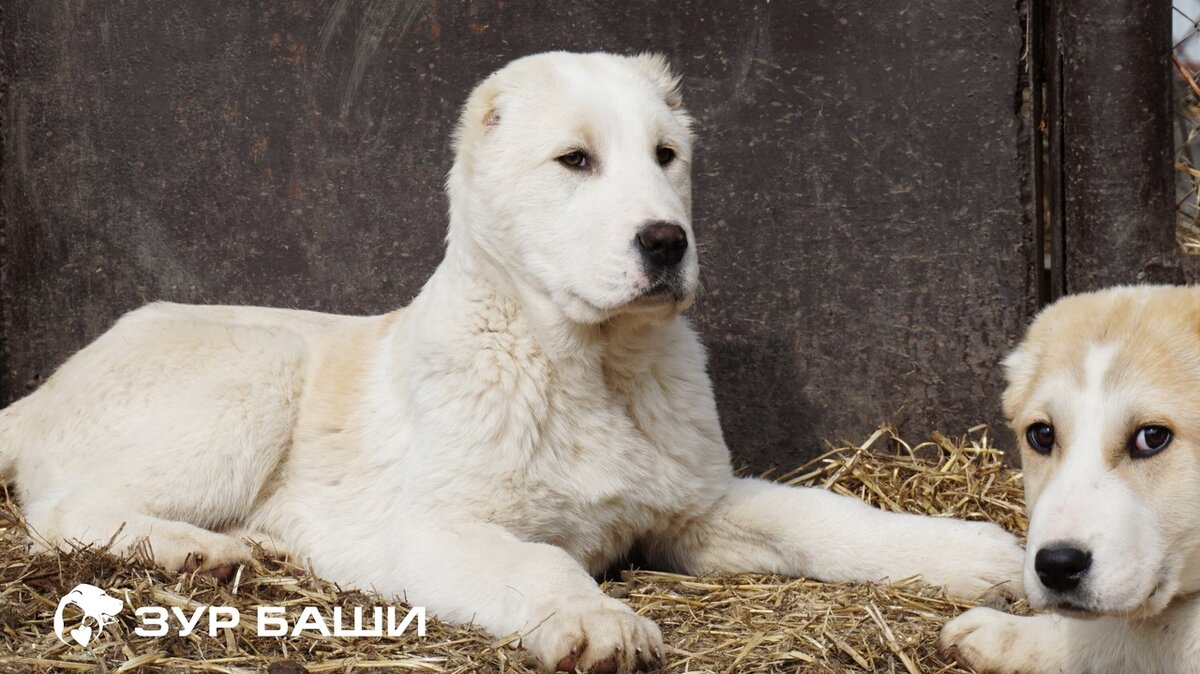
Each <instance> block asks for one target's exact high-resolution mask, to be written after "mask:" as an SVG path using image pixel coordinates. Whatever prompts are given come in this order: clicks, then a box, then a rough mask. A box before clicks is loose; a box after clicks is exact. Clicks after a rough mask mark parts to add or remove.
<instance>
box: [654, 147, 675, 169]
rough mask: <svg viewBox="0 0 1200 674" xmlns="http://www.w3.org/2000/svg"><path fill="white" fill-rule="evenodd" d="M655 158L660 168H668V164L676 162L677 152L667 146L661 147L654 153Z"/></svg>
mask: <svg viewBox="0 0 1200 674" xmlns="http://www.w3.org/2000/svg"><path fill="white" fill-rule="evenodd" d="M654 157H655V159H657V160H658V165H659V166H666V165H667V164H670V163H671V162H673V161H675V150H672V149H671V148H669V147H667V146H666V145H660V146H659V148H658V149H657V150H655V151H654Z"/></svg>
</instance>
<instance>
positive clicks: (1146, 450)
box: [1129, 426, 1171, 459]
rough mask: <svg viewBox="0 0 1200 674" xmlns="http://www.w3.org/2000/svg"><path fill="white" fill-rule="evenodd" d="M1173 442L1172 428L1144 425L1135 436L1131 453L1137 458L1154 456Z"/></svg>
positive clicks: (1131, 444)
mask: <svg viewBox="0 0 1200 674" xmlns="http://www.w3.org/2000/svg"><path fill="white" fill-rule="evenodd" d="M1169 444H1171V429H1169V428H1166V427H1164V426H1142V427H1141V428H1139V429H1138V432H1137V433H1135V434H1134V436H1133V442H1132V443H1130V446H1129V455H1130V456H1132V457H1133V458H1135V459H1144V458H1146V457H1148V456H1154V455H1155V454H1158V453H1159V452H1161V451H1162V450H1164V449H1166V448H1167V445H1169Z"/></svg>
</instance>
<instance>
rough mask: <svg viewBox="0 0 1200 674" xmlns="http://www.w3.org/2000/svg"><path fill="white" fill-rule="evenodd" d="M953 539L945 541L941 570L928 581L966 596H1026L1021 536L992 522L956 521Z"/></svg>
mask: <svg viewBox="0 0 1200 674" xmlns="http://www.w3.org/2000/svg"><path fill="white" fill-rule="evenodd" d="M954 524H955V529H956V530H955V531H954V532H953V533H954V536H953V537H952V538H948V539H947V540H946V541H945V542H944V544H943V550H942V552H940V553H938V554H939V555H940V556H941V562H942V563H941V564H940V566H941V572H940V573H938V574H936V575H932V576H930V575H927V576H926V577H925V580H926V581H927V582H929V583H931V584H934V585H941V586H943V587H945V588H946V592H948V593H949V594H951V595H953V596H955V597H962V598H965V599H981V598H989V597H1001V598H1006V599H1016V598H1020V597H1023V596H1025V589H1024V584H1023V582H1022V565H1023V564H1024V561H1025V550H1024V549H1022V548H1021V544H1020V543H1019V542H1018V541H1017V537H1016V536H1013V535H1012V534H1010V533H1008V532H1007V531H1005V530H1004V529H1002V528H1000V527H999V526H997V525H995V524H992V523H991V522H962V521H955V522H954Z"/></svg>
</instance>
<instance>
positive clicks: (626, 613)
mask: <svg viewBox="0 0 1200 674" xmlns="http://www.w3.org/2000/svg"><path fill="white" fill-rule="evenodd" d="M677 84H678V82H677V79H676V78H675V77H674V76H673V75H672V74H671V72H670V71H669V69H668V68H667V65H666V63H665V62H664V61H663V59H662V58H660V57H658V56H639V57H632V58H627V57H621V56H613V55H606V54H583V55H580V54H567V53H550V54H542V55H537V56H531V57H528V58H523V59H520V60H518V61H516V62H514V63H512V64H510V65H509V66H507V67H505V68H504V69H502V70H500V71H499V72H497V73H495V74H493V75H492V76H491V77H489V78H488V79H487V80H486V81H484V82H483V83H482V84H481V85H479V86H478V87H477V88H476V89H475V91H474V92H473V93H472V94H471V96H470V98H469V100H468V101H467V104H466V107H465V109H464V111H463V115H462V120H461V123H460V125H459V127H458V132H457V135H456V138H455V146H456V152H457V155H456V158H455V162H454V167H453V169H452V170H451V172H450V175H449V179H448V187H447V189H448V192H449V197H450V232H449V237H448V240H447V249H446V256H445V259H444V260H443V261H442V263H441V265H440V266H439V267H438V269H437V271H436V272H435V273H434V275H433V277H432V278H431V279H430V280H429V282H428V283H427V284H426V285H425V287H424V289H423V290H422V292H421V293H420V295H419V296H418V297H417V298H416V299H415V300H414V301H413V303H412V304H411V305H410V306H408V307H407V308H405V309H401V310H398V311H395V312H392V313H390V314H386V315H383V316H374V317H348V316H333V315H324V314H317V313H309V312H304V311H290V310H280V309H266V308H250V307H200V306H180V305H171V304H152V305H149V306H147V307H144V308H142V309H139V310H137V311H134V312H132V313H130V314H128V315H127V316H125V317H123V318H122V319H121V320H120V321H119V322H118V323H117V324H116V326H114V327H113V328H112V329H111V330H109V331H108V332H107V333H106V334H104V335H103V336H101V337H100V338H99V339H98V340H96V341H95V342H94V343H93V344H91V345H90V346H88V347H87V348H85V349H83V350H82V351H80V352H79V353H78V354H76V355H75V356H74V357H72V358H71V359H70V360H69V361H68V362H67V363H66V365H64V366H63V367H62V368H61V369H60V370H59V371H58V372H57V373H55V375H54V376H53V378H52V379H51V380H50V381H48V382H47V383H46V384H45V385H43V386H42V388H41V389H39V390H38V391H36V392H35V393H33V394H32V395H30V396H29V397H28V398H26V399H24V400H22V401H20V402H17V403H16V404H14V405H13V406H12V407H10V408H9V409H8V410H6V411H5V412H4V415H3V418H2V420H0V465H2V466H3V468H4V470H3V471H0V472H5V473H10V474H11V473H13V472H14V471H13V469H14V468H15V475H16V480H17V482H16V484H17V486H18V494H19V497H20V499H21V501H22V502H23V503H24V508H25V513H26V516H27V519H28V521H29V524H30V525H31V526H32V528H33V529H34V530H36V532H37V534H38V535H39V536H40V537H42V538H43V539H45V540H46V541H48V542H50V544H51V545H56V546H60V547H61V546H65V545H66V542H67V541H73V540H77V541H82V542H85V543H104V542H107V541H109V539H110V538H111V537H112V536H113V535H114V533H116V532H118V531H120V534H119V535H118V536H117V539H116V546H115V549H116V550H117V551H124V550H128V549H129V548H130V546H132V545H134V544H136V543H137V541H139V540H141V539H148V541H149V543H150V545H151V547H152V549H153V553H154V556H155V559H156V560H157V562H158V563H159V564H161V565H163V566H165V567H167V568H172V569H177V568H199V569H200V570H213V569H217V570H220V569H222V568H224V567H226V565H229V564H231V563H233V562H237V561H239V560H244V559H246V557H247V555H248V550H247V545H246V543H245V542H244V540H243V539H244V537H246V536H252V537H269V538H270V539H272V540H274V541H278V542H280V543H282V545H283V546H284V547H285V548H286V549H287V550H289V551H291V553H292V554H294V555H295V556H297V557H298V558H300V559H303V560H307V561H308V562H309V563H311V565H312V566H313V568H314V569H315V570H316V571H317V572H318V573H320V574H322V575H324V576H325V577H328V578H331V579H334V580H336V581H339V582H342V583H347V584H351V585H355V586H358V587H364V588H374V589H376V590H378V591H380V592H383V593H386V594H389V595H403V596H404V597H406V598H407V599H408V600H409V601H410V602H412V603H414V604H417V605H424V606H426V607H427V608H428V609H429V610H430V611H431V612H433V613H435V614H436V615H438V616H440V617H441V618H444V619H447V620H451V621H474V622H475V623H476V624H479V625H481V626H483V627H485V628H486V629H488V630H490V631H491V632H493V633H495V634H499V635H507V634H512V633H521V634H523V638H522V643H523V644H524V646H525V647H527V648H528V649H529V650H531V651H532V653H533V654H534V655H535V656H536V657H537V658H538V659H539V661H540V662H541V663H543V665H544V666H545V667H547V668H557V669H559V670H572V669H575V668H579V669H580V670H584V671H586V670H593V671H606V672H612V671H622V672H624V671H629V670H633V669H635V668H639V667H643V666H648V665H650V664H652V663H653V662H654V661H655V660H657V659H658V658H659V657H660V655H661V649H662V638H661V635H660V633H659V630H658V627H657V626H655V625H654V623H652V622H651V621H649V620H647V619H645V618H642V617H640V616H638V615H637V614H636V613H634V612H633V611H632V610H631V609H630V608H629V607H628V606H627V605H625V604H624V603H622V602H620V601H618V600H616V599H612V598H609V597H607V596H605V595H604V594H603V593H602V592H601V591H600V590H599V588H598V587H597V585H596V583H595V581H594V580H593V574H596V573H598V572H600V571H602V570H604V569H605V568H606V567H607V566H609V565H610V564H612V563H613V562H614V561H615V560H618V559H619V558H621V557H622V555H624V554H625V553H626V552H627V551H629V550H630V549H631V548H632V547H633V546H635V545H638V544H640V545H641V546H642V548H643V549H644V551H645V554H646V556H647V557H648V558H649V559H650V560H652V561H654V562H656V563H658V564H661V565H664V566H668V567H671V568H673V569H678V570H681V571H684V572H688V573H708V572H736V571H763V572H768V571H769V572H777V573H782V574H788V575H805V576H813V577H816V578H822V579H826V580H830V581H857V580H864V581H865V580H879V579H884V578H891V579H901V578H904V577H908V576H913V575H918V574H919V575H921V576H922V577H923V578H924V580H926V581H927V582H929V583H932V584H937V585H944V586H945V587H947V588H948V589H949V590H950V591H951V592H953V593H955V594H958V595H968V596H969V595H977V594H979V593H982V592H984V591H986V590H988V589H989V588H992V587H993V586H996V585H997V584H1005V583H1009V584H1012V583H1018V582H1019V569H1020V559H1021V550H1020V548H1019V546H1018V544H1017V542H1016V540H1015V539H1014V538H1013V537H1012V536H1010V535H1009V534H1007V533H1005V532H1003V531H1002V530H1001V529H1000V528H998V527H996V526H994V525H991V524H985V523H967V522H962V521H955V520H950V519H932V518H921V517H915V516H906V515H895V514H885V513H883V512H881V511H878V510H875V509H873V508H871V507H869V506H867V505H866V504H864V503H862V502H860V501H856V500H854V499H850V498H844V497H840V496H836V495H834V494H831V493H829V492H826V491H821V490H815V489H796V488H789V487H785V486H782V485H778V484H772V483H770V482H765V481H761V480H750V479H735V478H734V477H733V475H732V474H731V471H730V461H729V452H728V450H727V449H726V446H725V442H724V440H723V439H722V437H721V429H720V426H719V424H718V421H717V411H716V407H715V406H714V403H713V395H712V389H711V384H710V382H709V378H708V375H707V374H706V372H705V357H704V350H703V348H702V347H701V345H700V342H699V340H698V339H697V337H696V333H695V332H694V331H693V330H692V328H691V327H690V326H689V324H688V321H687V320H686V319H684V318H682V317H680V312H681V311H683V310H684V309H685V308H687V307H688V306H689V305H690V304H691V302H692V296H693V293H694V291H695V289H696V285H697V274H698V266H697V259H696V247H695V246H694V245H693V241H694V236H693V233H692V226H691V185H690V179H689V169H690V167H691V164H692V135H691V132H690V130H689V129H690V120H689V118H688V115H687V113H685V112H684V110H683V109H682V108H681V107H680V94H679V90H678V87H677ZM122 527H123V528H122Z"/></svg>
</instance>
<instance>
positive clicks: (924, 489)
mask: <svg viewBox="0 0 1200 674" xmlns="http://www.w3.org/2000/svg"><path fill="white" fill-rule="evenodd" d="M779 479H781V480H782V481H786V482H788V483H789V484H797V485H814V486H817V487H823V488H828V489H832V490H834V491H837V492H840V493H844V494H851V495H854V496H857V497H859V498H863V499H865V500H867V501H869V502H871V503H873V504H876V505H878V506H880V507H882V508H885V509H889V510H903V511H908V512H916V513H922V514H929V515H953V516H957V517H964V518H968V519H984V520H991V521H994V522H996V523H998V524H1000V525H1001V526H1004V527H1005V528H1007V529H1009V530H1011V531H1014V532H1018V533H1020V532H1023V531H1024V530H1025V525H1026V521H1025V518H1024V513H1023V505H1022V493H1021V489H1020V479H1019V474H1018V473H1016V472H1015V471H1013V470H1012V469H1011V468H1009V467H1008V466H1007V465H1006V464H1005V463H1004V460H1003V455H1002V453H1001V452H1000V451H998V450H997V449H995V448H994V447H993V446H992V444H991V443H990V442H989V440H988V437H987V431H986V429H984V428H982V427H980V428H976V429H972V430H971V431H970V432H969V433H968V435H967V436H965V437H963V438H960V439H956V440H951V439H948V438H945V437H943V436H941V435H937V434H935V435H934V436H933V439H932V440H931V441H929V442H926V443H922V444H920V445H917V446H910V445H908V444H906V443H904V442H903V441H902V440H900V439H899V438H898V437H897V436H896V434H895V433H894V432H893V431H891V430H890V429H881V430H879V431H877V432H875V433H874V434H873V435H872V436H871V437H870V438H869V439H868V440H867V441H866V442H864V443H863V444H862V445H860V446H858V447H845V448H841V449H837V450H834V451H831V452H830V453H828V454H826V455H824V456H822V457H820V458H818V459H816V460H814V461H812V462H810V463H809V464H807V465H806V466H804V467H802V468H799V469H797V470H795V471H793V472H791V473H789V474H787V475H783V476H780V477H779ZM0 495H3V493H0ZM26 540H27V538H26V533H25V531H24V529H23V523H22V521H21V519H20V514H19V510H18V509H17V508H16V506H15V504H14V503H13V502H12V500H11V498H5V499H4V503H3V504H0V672H4V673H6V674H7V673H8V672H59V671H61V672H127V671H138V672H268V673H269V674H299V673H301V672H462V673H468V672H506V673H507V672H512V673H514V674H517V673H523V672H533V671H535V670H534V668H533V667H531V666H530V664H529V663H527V662H526V661H525V658H524V654H523V652H522V651H520V650H516V649H514V648H512V646H513V642H514V638H509V639H500V640H498V639H495V638H493V637H491V636H489V635H487V634H485V633H484V632H482V631H480V630H477V629H472V628H469V627H459V626H451V625H445V624H442V623H439V622H437V621H436V620H433V619H432V618H431V619H430V620H429V623H428V632H427V634H426V636H425V637H424V638H421V637H417V636H416V635H415V633H414V631H413V630H409V631H408V632H406V634H405V635H404V636H403V637H395V638H386V637H384V638H380V637H334V636H329V637H325V636H321V635H320V634H318V633H316V632H315V631H306V632H304V633H303V634H302V635H300V636H298V637H295V638H291V637H289V638H275V637H258V636H256V635H255V633H254V625H255V613H256V610H257V607H258V606H260V605H273V606H285V607H288V606H291V607H299V606H307V605H316V606H321V607H323V610H322V613H323V614H324V615H326V616H329V615H332V607H334V606H341V607H343V610H344V611H346V612H347V613H349V611H350V610H351V609H352V608H353V607H355V606H364V607H370V606H375V605H386V603H387V602H385V601H384V600H383V599H380V598H377V597H372V596H369V595H366V594H363V593H360V592H356V591H347V590H341V589H339V588H338V587H336V586H335V585H333V584H331V583H328V582H325V581H323V580H320V579H318V578H314V577H313V576H312V575H311V574H308V573H306V572H305V571H304V570H303V569H300V568H297V567H294V566H289V565H287V564H285V563H283V562H280V561H278V560H274V559H271V558H269V557H267V556H265V555H260V556H258V557H257V558H256V559H255V560H254V561H253V562H252V563H251V564H249V565H247V566H245V567H243V568H242V569H241V570H240V572H239V573H238V575H237V576H236V577H235V578H234V579H232V580H230V581H225V582H218V581H216V580H214V579H212V578H209V577H207V576H193V575H186V574H185V575H174V574H167V573H164V572H161V571H158V570H156V569H154V568H153V567H151V566H148V565H145V564H141V563H136V562H123V561H119V560H117V559H114V558H113V557H111V556H109V555H106V554H104V553H102V552H99V551H93V550H81V551H78V552H75V553H72V554H64V555H57V556H54V555H42V556H37V557H31V556H29V555H28V554H27V553H26V552H25V541H26ZM79 583H91V584H93V585H96V586H98V587H101V588H105V589H106V590H108V592H109V594H111V595H113V596H117V597H121V598H123V599H125V600H126V605H127V606H164V607H171V606H179V607H181V608H185V609H187V608H188V607H192V608H195V607H196V606H199V605H217V606H233V607H236V608H237V609H239V610H240V611H241V612H242V615H243V619H242V621H241V625H239V626H238V627H236V628H233V629H226V630H221V631H220V632H218V636H217V637H215V638H214V637H210V636H208V634H207V632H206V631H205V630H204V629H203V626H204V625H205V624H206V623H204V622H202V623H201V626H202V628H201V629H200V630H198V633H195V634H192V635H189V636H187V637H179V636H167V637H159V638H151V637H140V636H137V635H135V634H134V632H133V628H134V627H135V626H136V624H137V622H136V620H135V618H134V617H133V614H132V611H130V610H128V609H127V610H126V611H124V612H122V614H121V615H119V616H118V617H117V618H118V622H116V623H115V624H112V625H110V626H108V627H107V629H106V630H105V632H104V634H103V635H102V636H101V637H100V638H98V639H96V640H95V641H93V643H92V644H91V646H92V648H91V649H90V650H83V649H80V648H79V647H74V648H70V647H68V646H66V645H64V644H62V643H61V642H60V641H59V640H58V639H57V638H56V637H55V635H54V633H53V630H52V627H51V618H52V615H53V613H54V610H55V607H56V605H57V602H58V599H59V598H60V597H62V596H63V595H64V594H65V593H66V592H68V591H69V590H70V589H71V588H73V587H75V585H77V584H79ZM605 590H606V591H607V592H608V593H609V594H611V595H614V596H620V597H622V598H624V599H625V600H626V601H628V602H630V603H631V604H632V605H633V606H634V607H635V608H636V609H637V610H638V611H639V612H640V613H642V614H643V615H645V616H647V617H650V618H652V619H654V620H655V621H657V622H658V624H659V625H660V626H661V627H662V630H663V636H664V639H665V641H666V643H667V644H668V649H667V655H666V662H665V664H664V667H663V671H666V672H712V673H733V672H862V671H867V672H956V671H962V670H959V669H957V668H956V667H954V666H953V663H951V662H948V661H947V660H946V659H945V658H943V657H941V656H940V655H939V654H938V653H937V648H936V639H937V632H938V629H939V628H940V627H941V625H942V624H944V623H945V622H946V620H948V619H949V618H951V617H953V616H954V615H957V614H958V613H959V612H961V611H962V610H964V609H965V608H966V607H967V606H968V604H966V603H963V602H960V601H956V600H951V599H947V598H945V597H943V596H942V595H941V593H939V592H938V591H935V590H930V589H927V588H921V587H919V586H918V585H916V584H915V583H913V582H911V581H908V582H900V583H897V584H894V585H886V586H883V585H872V584H856V585H846V584H826V583H817V582H814V581H809V580H804V579H791V578H781V577H777V576H764V575H749V574H747V575H740V576H732V577H713V578H691V577H685V576H677V575H671V574H665V573H654V572H649V571H627V572H625V573H623V574H622V575H621V576H620V578H618V579H616V580H613V581H610V582H607V583H606V584H605ZM1014 608H1015V609H1016V610H1018V611H1023V610H1024V607H1023V606H1022V605H1020V604H1018V605H1017V606H1016V607H1014ZM405 611H406V610H405V609H404V608H401V609H400V610H399V615H400V616H403V615H404V613H405ZM186 612H187V613H189V614H190V613H191V610H187V611H186ZM295 621H296V617H295V616H294V615H292V616H289V622H290V623H292V624H294V623H295ZM172 634H174V630H172Z"/></svg>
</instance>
